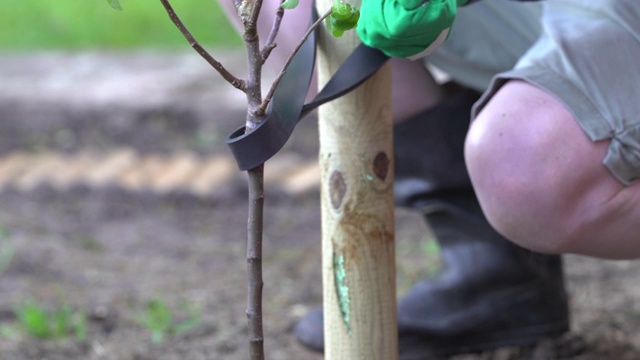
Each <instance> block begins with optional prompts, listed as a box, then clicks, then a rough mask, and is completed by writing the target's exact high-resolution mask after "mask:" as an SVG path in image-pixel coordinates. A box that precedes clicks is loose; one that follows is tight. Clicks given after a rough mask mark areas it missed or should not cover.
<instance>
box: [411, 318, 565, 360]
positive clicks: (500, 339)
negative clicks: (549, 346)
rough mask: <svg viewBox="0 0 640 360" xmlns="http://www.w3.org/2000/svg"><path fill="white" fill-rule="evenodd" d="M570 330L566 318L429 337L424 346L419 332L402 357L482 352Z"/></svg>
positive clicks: (420, 358)
mask: <svg viewBox="0 0 640 360" xmlns="http://www.w3.org/2000/svg"><path fill="white" fill-rule="evenodd" d="M568 331H569V323H568V322H566V321H562V322H558V323H551V324H545V325H539V326H534V327H527V328H520V329H510V330H505V331H495V332H490V333H486V334H473V335H469V336H459V337H456V338H446V339H442V341H437V340H436V339H433V338H428V339H426V338H425V340H424V342H423V343H424V344H425V346H424V347H421V346H420V344H419V340H418V337H417V336H416V343H414V344H412V345H411V346H410V350H409V351H404V352H403V353H401V354H400V357H399V360H426V359H429V358H432V357H433V356H449V355H456V354H465V353H480V352H484V351H488V350H495V349H497V348H501V347H509V346H519V347H523V346H531V345H534V344H536V343H539V342H540V341H541V340H543V339H545V338H554V337H558V336H560V335H562V334H565V333H567V332H568ZM426 344H428V346H427V345H426Z"/></svg>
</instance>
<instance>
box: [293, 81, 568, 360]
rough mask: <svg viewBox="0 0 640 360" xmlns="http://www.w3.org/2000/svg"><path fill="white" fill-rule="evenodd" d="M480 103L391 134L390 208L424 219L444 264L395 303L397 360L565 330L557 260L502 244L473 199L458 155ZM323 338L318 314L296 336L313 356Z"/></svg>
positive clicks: (444, 109)
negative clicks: (394, 206) (473, 108)
mask: <svg viewBox="0 0 640 360" xmlns="http://www.w3.org/2000/svg"><path fill="white" fill-rule="evenodd" d="M478 96H479V94H478V93H476V92H473V91H470V90H466V91H462V92H460V93H458V94H457V95H455V96H453V97H451V98H450V99H448V100H447V101H445V102H444V103H443V104H441V105H439V106H438V107H436V108H435V109H433V110H430V111H428V112H427V113H425V114H422V115H421V116H418V117H416V118H414V119H411V120H409V121H407V122H405V123H402V124H400V125H399V126H397V127H396V128H395V130H394V131H395V134H394V137H395V154H396V158H395V160H396V161H395V172H396V183H395V196H396V203H397V204H398V205H400V206H406V207H411V208H414V209H417V210H419V211H422V212H423V213H424V215H425V219H426V220H427V222H428V223H429V225H430V227H431V229H432V231H433V232H434V235H435V236H436V238H437V241H438V243H439V244H440V248H441V256H442V259H443V268H442V270H441V271H440V273H439V274H438V275H436V276H435V277H433V278H430V279H426V280H424V281H421V282H420V283H418V284H417V285H416V286H415V287H414V288H412V289H411V290H410V291H409V292H408V293H407V294H406V295H405V296H404V297H403V298H402V299H401V300H400V301H399V303H398V327H399V351H400V359H401V360H418V359H428V358H430V357H432V356H436V355H438V356H441V355H452V354H457V353H465V352H477V351H482V350H489V349H493V348H497V347H500V346H506V345H526V344H533V343H535V342H537V341H539V340H541V339H542V338H545V337H552V336H556V335H558V334H561V333H563V332H566V331H567V330H568V328H569V315H568V305H567V296H566V292H565V289H564V279H563V272H562V262H561V258H560V257H559V256H552V255H542V254H535V253H532V252H531V251H528V250H525V249H523V248H520V247H518V246H516V245H514V244H512V243H510V242H509V241H507V240H506V239H504V238H503V237H502V236H500V235H499V234H498V233H497V232H495V231H494V230H493V229H492V228H491V226H490V225H489V224H488V223H487V221H486V219H485V218H484V215H483V214H482V211H481V210H480V207H479V205H478V202H477V200H476V197H475V194H474V192H473V189H472V187H471V183H470V181H469V177H468V174H467V171H466V167H465V164H464V156H463V149H464V138H465V135H466V132H467V129H468V126H469V113H470V108H471V106H472V104H473V102H474V101H475V100H476V99H477V98H478ZM399 261H401V259H400V260H399ZM322 331H323V329H322V312H321V311H320V310H316V311H312V312H311V313H309V314H308V315H307V316H306V317H305V318H303V319H302V320H301V321H300V322H299V323H298V324H297V325H296V328H295V333H296V336H297V337H298V339H299V340H300V341H301V342H302V343H303V344H305V345H307V346H308V347H309V348H311V349H314V350H317V351H322V348H323V345H324V339H323V333H322Z"/></svg>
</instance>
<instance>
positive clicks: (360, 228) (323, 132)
mask: <svg viewBox="0 0 640 360" xmlns="http://www.w3.org/2000/svg"><path fill="white" fill-rule="evenodd" d="M332 3H333V1H332V0H320V1H318V2H317V4H318V11H319V12H320V13H323V12H324V11H326V10H327V9H328V8H329V7H330V6H331V5H332ZM350 3H352V1H350ZM352 5H356V6H358V7H359V4H353V3H352ZM358 43H359V40H358V37H357V34H356V33H355V31H349V32H346V33H345V35H344V36H343V37H341V38H338V39H335V38H333V37H332V36H331V35H329V34H328V33H327V32H326V30H323V31H321V35H320V38H319V46H320V49H319V54H318V79H319V83H320V84H321V85H322V84H324V83H326V81H328V79H329V78H330V76H331V74H333V73H334V72H335V70H336V69H337V68H338V66H340V64H342V62H343V61H344V59H345V58H346V57H347V56H348V55H349V54H350V53H351V51H352V50H353V49H354V47H355V46H356V45H357V44H358ZM319 118H320V119H319V127H320V166H321V181H322V186H321V201H322V252H323V254H322V271H323V284H324V287H323V289H324V290H323V301H324V335H325V359H328V360H356V359H362V360H365V359H366V360H376V359H379V360H394V359H397V358H398V330H397V319H396V284H395V252H394V246H395V245H394V205H393V144H392V139H393V136H392V122H391V68H390V66H389V64H387V65H386V66H385V67H384V68H383V69H381V70H380V71H379V72H378V73H377V74H376V75H375V76H374V77H373V78H371V79H370V80H368V81H367V82H366V83H365V84H363V85H362V86H361V87H359V88H358V89H356V90H354V91H353V92H351V93H350V94H348V95H346V96H344V97H342V98H340V99H338V100H334V101H333V102H331V103H329V104H327V105H324V106H322V107H321V108H320V110H319Z"/></svg>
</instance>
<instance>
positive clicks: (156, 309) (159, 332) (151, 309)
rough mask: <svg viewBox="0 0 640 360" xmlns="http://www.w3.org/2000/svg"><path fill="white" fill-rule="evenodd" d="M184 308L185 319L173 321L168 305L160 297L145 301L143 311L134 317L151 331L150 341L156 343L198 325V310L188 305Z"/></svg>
mask: <svg viewBox="0 0 640 360" xmlns="http://www.w3.org/2000/svg"><path fill="white" fill-rule="evenodd" d="M184 308H185V310H186V311H187V313H188V317H187V319H186V320H184V321H180V322H175V321H174V316H173V312H172V311H171V309H170V308H169V306H168V305H167V304H166V303H165V302H164V301H163V300H161V299H153V300H150V301H149V302H147V305H146V308H145V311H144V312H142V313H140V314H139V315H138V316H137V317H136V321H137V322H138V324H140V325H141V326H142V327H144V328H146V329H147V330H149V331H150V332H151V341H152V342H153V343H154V344H158V343H161V342H162V341H164V340H165V339H166V338H167V336H175V335H180V334H182V333H184V332H185V331H187V330H189V329H192V328H194V327H195V326H197V325H198V323H199V322H200V310H199V309H198V308H194V307H191V306H189V305H185V306H184Z"/></svg>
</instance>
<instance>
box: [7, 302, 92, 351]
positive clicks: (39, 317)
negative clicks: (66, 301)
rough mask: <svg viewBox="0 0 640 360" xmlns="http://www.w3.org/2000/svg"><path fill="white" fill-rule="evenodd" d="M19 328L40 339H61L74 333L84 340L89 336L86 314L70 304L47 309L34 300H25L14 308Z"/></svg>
mask: <svg viewBox="0 0 640 360" xmlns="http://www.w3.org/2000/svg"><path fill="white" fill-rule="evenodd" d="M14 314H15V316H16V319H17V320H18V325H19V328H20V329H21V330H22V331H24V332H25V333H26V334H27V335H29V336H33V337H35V338H38V339H60V338H65V337H68V336H71V335H73V336H74V337H75V339H76V340H79V341H84V340H85V339H86V336H87V330H86V329H87V326H86V316H85V314H84V313H83V312H79V311H74V310H73V309H72V308H71V307H70V306H69V305H62V306H60V307H58V308H55V309H52V310H49V311H48V310H47V309H46V308H45V307H44V306H43V305H40V304H38V303H36V302H34V301H32V300H29V301H25V302H24V303H22V304H20V305H18V306H17V307H16V308H15V309H14Z"/></svg>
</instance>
